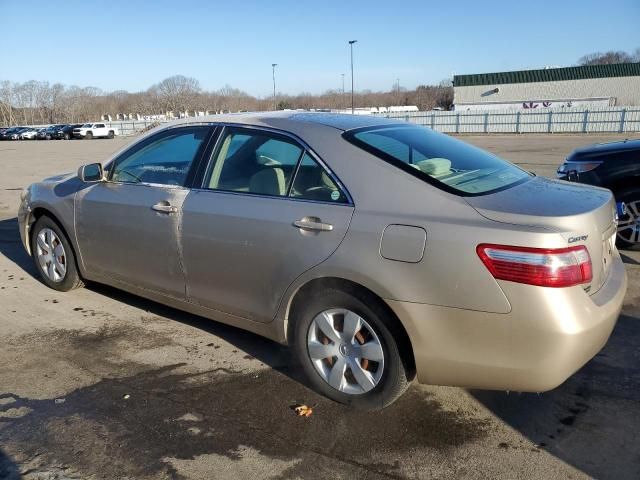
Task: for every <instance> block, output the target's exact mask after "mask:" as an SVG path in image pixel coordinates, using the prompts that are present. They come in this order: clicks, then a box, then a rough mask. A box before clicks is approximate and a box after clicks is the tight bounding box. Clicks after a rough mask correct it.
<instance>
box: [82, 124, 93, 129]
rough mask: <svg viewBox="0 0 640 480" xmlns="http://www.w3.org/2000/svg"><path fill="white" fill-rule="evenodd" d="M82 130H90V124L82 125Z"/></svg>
mask: <svg viewBox="0 0 640 480" xmlns="http://www.w3.org/2000/svg"><path fill="white" fill-rule="evenodd" d="M82 128H91V124H90V123H85V124H84V125H82Z"/></svg>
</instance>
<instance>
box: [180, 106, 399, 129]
mask: <svg viewBox="0 0 640 480" xmlns="http://www.w3.org/2000/svg"><path fill="white" fill-rule="evenodd" d="M208 122H220V123H236V124H245V125H255V126H274V127H275V126H277V127H278V128H282V129H287V128H293V129H295V127H300V125H301V124H306V126H307V127H309V126H311V125H316V126H324V127H331V128H335V129H337V130H341V131H348V130H353V129H357V128H363V127H373V126H383V125H405V126H406V125H408V124H407V123H406V122H404V121H399V120H393V119H389V118H385V117H378V116H375V115H350V114H341V113H324V112H300V111H280V112H255V113H229V114H222V115H207V116H203V117H189V118H185V119H182V120H176V121H175V122H174V124H189V123H208Z"/></svg>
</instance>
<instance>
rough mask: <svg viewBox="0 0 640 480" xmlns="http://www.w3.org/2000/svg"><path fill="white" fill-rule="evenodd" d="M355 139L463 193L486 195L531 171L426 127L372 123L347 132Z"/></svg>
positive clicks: (417, 173) (421, 175) (437, 183)
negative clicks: (389, 125)
mask: <svg viewBox="0 0 640 480" xmlns="http://www.w3.org/2000/svg"><path fill="white" fill-rule="evenodd" d="M344 136H345V138H346V139H347V140H348V141H350V142H351V143H353V144H355V145H356V146H359V147H361V148H363V149H364V150H366V151H368V152H370V153H372V154H373V155H376V156H377V157H379V158H381V159H383V160H386V161H388V162H389V163H392V164H394V165H396V166H398V167H400V168H402V169H403V170H405V171H407V172H409V173H411V174H413V175H414V176H417V177H419V178H422V179H424V180H426V181H428V182H429V183H432V184H434V185H435V186H437V187H439V188H442V189H443V190H447V191H450V192H453V193H457V194H459V195H483V194H487V193H491V192H495V191H498V190H503V189H506V188H509V187H510V186H513V185H516V184H519V183H522V182H523V181H525V180H526V179H528V178H529V177H530V176H531V175H530V174H529V173H527V172H525V171H524V170H522V169H520V168H518V167H516V166H515V165H513V164H511V163H509V162H507V161H506V160H502V159H501V158H499V157H497V156H495V155H493V154H491V153H489V152H485V151H484V150H481V149H479V148H476V147H474V146H472V145H469V144H467V143H465V142H461V141H460V140H456V139H454V138H452V137H449V136H447V135H443V134H441V133H437V132H434V131H432V130H429V129H428V128H425V127H418V126H411V125H406V126H405V125H399V126H397V127H396V126H393V127H372V128H365V129H360V130H354V131H352V132H347V133H345V134H344Z"/></svg>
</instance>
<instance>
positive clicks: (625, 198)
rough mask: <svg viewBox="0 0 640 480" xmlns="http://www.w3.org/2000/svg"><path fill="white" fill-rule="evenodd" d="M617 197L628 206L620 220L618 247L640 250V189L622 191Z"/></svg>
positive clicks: (633, 188) (617, 193) (616, 194)
mask: <svg viewBox="0 0 640 480" xmlns="http://www.w3.org/2000/svg"><path fill="white" fill-rule="evenodd" d="M615 197H616V200H617V201H618V202H624V203H625V204H626V206H627V212H626V214H625V215H622V216H621V217H620V218H619V219H618V237H617V244H618V247H620V248H623V249H628V250H640V188H635V187H632V188H628V189H625V190H621V191H619V192H616V193H615Z"/></svg>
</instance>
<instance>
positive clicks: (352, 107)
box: [349, 40, 357, 115]
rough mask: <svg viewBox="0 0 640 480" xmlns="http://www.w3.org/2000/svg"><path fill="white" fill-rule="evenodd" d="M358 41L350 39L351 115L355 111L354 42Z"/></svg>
mask: <svg viewBox="0 0 640 480" xmlns="http://www.w3.org/2000/svg"><path fill="white" fill-rule="evenodd" d="M356 42H357V40H349V47H351V115H353V114H354V112H355V108H354V104H353V44H354V43H356Z"/></svg>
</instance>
